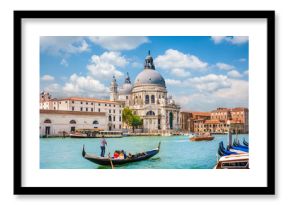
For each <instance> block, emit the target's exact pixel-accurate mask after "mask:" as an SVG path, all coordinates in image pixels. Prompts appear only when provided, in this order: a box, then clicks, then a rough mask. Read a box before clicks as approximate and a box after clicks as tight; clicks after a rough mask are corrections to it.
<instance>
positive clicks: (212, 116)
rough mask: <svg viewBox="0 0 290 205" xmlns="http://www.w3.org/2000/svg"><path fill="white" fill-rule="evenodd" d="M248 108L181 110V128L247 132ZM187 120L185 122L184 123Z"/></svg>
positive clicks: (218, 131)
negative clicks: (200, 110)
mask: <svg viewBox="0 0 290 205" xmlns="http://www.w3.org/2000/svg"><path fill="white" fill-rule="evenodd" d="M248 117H249V110H248V108H243V107H237V108H217V109H216V110H213V111H211V112H181V118H180V119H181V122H180V124H181V129H182V130H184V131H190V132H211V133H226V132H228V131H229V129H231V130H232V132H233V133H236V132H238V133H248V132H249V121H248ZM186 122H187V123H186Z"/></svg>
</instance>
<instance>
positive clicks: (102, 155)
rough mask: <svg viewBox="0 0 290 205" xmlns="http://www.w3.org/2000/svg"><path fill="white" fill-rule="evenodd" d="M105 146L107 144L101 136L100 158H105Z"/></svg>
mask: <svg viewBox="0 0 290 205" xmlns="http://www.w3.org/2000/svg"><path fill="white" fill-rule="evenodd" d="M106 145H108V144H107V141H106V140H105V138H104V135H102V139H101V157H104V156H105V151H106V147H105V146H106Z"/></svg>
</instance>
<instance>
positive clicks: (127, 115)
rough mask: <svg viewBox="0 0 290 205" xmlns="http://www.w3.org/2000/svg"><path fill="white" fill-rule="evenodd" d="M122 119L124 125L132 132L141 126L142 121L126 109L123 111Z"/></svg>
mask: <svg viewBox="0 0 290 205" xmlns="http://www.w3.org/2000/svg"><path fill="white" fill-rule="evenodd" d="M122 118H123V122H124V123H126V124H127V125H129V126H131V127H132V129H133V132H134V131H135V128H137V127H138V126H141V125H143V120H142V119H141V118H140V117H139V116H138V115H134V114H133V112H132V110H131V109H130V108H128V107H125V108H124V109H123V112H122Z"/></svg>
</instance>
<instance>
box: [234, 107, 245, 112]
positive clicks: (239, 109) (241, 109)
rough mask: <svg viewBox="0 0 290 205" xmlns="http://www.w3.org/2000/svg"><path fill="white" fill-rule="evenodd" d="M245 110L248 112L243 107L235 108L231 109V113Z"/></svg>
mask: <svg viewBox="0 0 290 205" xmlns="http://www.w3.org/2000/svg"><path fill="white" fill-rule="evenodd" d="M245 110H248V108H245V107H235V108H232V110H231V111H245Z"/></svg>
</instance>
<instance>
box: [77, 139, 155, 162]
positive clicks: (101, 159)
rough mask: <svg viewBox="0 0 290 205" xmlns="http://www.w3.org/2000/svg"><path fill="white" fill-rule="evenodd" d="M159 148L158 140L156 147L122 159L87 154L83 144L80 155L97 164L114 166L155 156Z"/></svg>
mask: <svg viewBox="0 0 290 205" xmlns="http://www.w3.org/2000/svg"><path fill="white" fill-rule="evenodd" d="M159 150H160V142H159V144H158V147H157V148H155V149H152V150H149V151H146V152H141V153H137V154H134V155H131V156H127V157H126V158H124V159H119V158H116V159H115V158H113V157H109V156H108V157H100V156H97V155H95V154H88V153H86V151H85V146H83V151H82V155H83V157H84V158H85V159H87V160H89V161H91V162H93V163H96V164H99V165H107V166H112V165H113V166H115V165H121V164H127V163H131V162H138V161H142V160H146V159H149V158H151V157H153V156H155V155H156V154H158V153H159Z"/></svg>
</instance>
